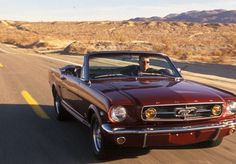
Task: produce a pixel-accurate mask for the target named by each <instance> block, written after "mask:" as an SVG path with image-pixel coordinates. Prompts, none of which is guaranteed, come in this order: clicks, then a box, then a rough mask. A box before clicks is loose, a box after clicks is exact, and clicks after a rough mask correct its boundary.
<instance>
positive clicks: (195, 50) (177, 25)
mask: <svg viewBox="0 0 236 164" xmlns="http://www.w3.org/2000/svg"><path fill="white" fill-rule="evenodd" d="M0 42H1V43H6V44H12V45H16V46H18V47H21V48H30V49H33V50H35V51H37V52H43V53H48V52H50V53H54V52H57V53H58V52H59V53H62V54H74V55H80V54H84V53H86V52H88V51H100V50H143V51H159V52H163V53H166V54H168V55H169V56H171V57H172V58H175V59H180V60H186V61H197V62H209V63H227V64H235V63H236V62H235V60H236V24H221V23H218V24H208V23H187V22H186V23H184V22H156V21H151V22H133V21H122V22H110V21H107V22H18V21H0Z"/></svg>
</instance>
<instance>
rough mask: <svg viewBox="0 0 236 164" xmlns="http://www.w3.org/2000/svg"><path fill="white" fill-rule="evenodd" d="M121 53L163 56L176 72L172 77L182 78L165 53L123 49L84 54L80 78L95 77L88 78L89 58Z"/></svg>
mask: <svg viewBox="0 0 236 164" xmlns="http://www.w3.org/2000/svg"><path fill="white" fill-rule="evenodd" d="M123 55H136V56H139V55H142V56H148V57H160V58H163V59H165V60H166V61H167V62H168V63H169V65H170V67H171V69H173V70H174V71H175V73H176V76H173V77H172V78H182V76H181V74H180V72H179V71H178V70H177V68H176V67H175V65H174V63H173V62H172V61H171V60H170V58H169V57H168V56H167V55H165V54H162V53H153V52H123V51H121V52H119V51H115V52H109V51H108V52H94V53H90V54H86V55H85V56H84V64H83V69H82V76H81V78H82V80H83V81H90V80H96V79H90V77H89V63H90V60H91V59H93V58H99V57H103V58H106V56H107V57H112V56H123ZM130 77H131V76H130ZM136 77H145V78H147V77H148V76H136ZM152 77H153V76H152ZM157 77H160V76H157ZM169 77H171V76H169ZM108 78H109V77H108ZM126 78H127V77H126Z"/></svg>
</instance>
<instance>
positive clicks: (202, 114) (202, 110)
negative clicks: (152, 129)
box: [142, 103, 223, 121]
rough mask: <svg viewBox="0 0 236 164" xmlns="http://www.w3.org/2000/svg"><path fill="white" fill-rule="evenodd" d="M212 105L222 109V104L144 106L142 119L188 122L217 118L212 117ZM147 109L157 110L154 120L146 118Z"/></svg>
mask: <svg viewBox="0 0 236 164" xmlns="http://www.w3.org/2000/svg"><path fill="white" fill-rule="evenodd" d="M214 105H220V106H221V108H223V103H214V104H187V105H186V104H181V105H158V106H145V107H143V109H142V119H143V120H144V121H188V120H199V119H210V118H215V117H219V116H214V115H212V111H211V109H212V107H213V106H214ZM148 108H155V109H156V110H157V114H156V117H155V118H153V119H147V118H146V116H145V111H146V110H147V109H148Z"/></svg>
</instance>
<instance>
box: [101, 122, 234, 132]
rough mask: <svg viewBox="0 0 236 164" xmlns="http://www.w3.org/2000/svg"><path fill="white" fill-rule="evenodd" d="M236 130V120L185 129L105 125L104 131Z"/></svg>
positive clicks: (186, 127)
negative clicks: (113, 126) (133, 127)
mask: <svg viewBox="0 0 236 164" xmlns="http://www.w3.org/2000/svg"><path fill="white" fill-rule="evenodd" d="M222 128H232V129H235V128H236V120H233V121H225V122H221V123H217V124H204V125H194V126H183V127H168V128H143V129H128V128H112V127H111V126H110V124H103V125H102V129H103V130H104V131H105V132H107V133H109V134H160V133H180V132H192V131H199V130H207V129H222Z"/></svg>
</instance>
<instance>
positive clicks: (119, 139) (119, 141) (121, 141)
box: [116, 137, 126, 145]
mask: <svg viewBox="0 0 236 164" xmlns="http://www.w3.org/2000/svg"><path fill="white" fill-rule="evenodd" d="M125 141H126V139H125V137H118V138H117V139H116V142H117V143H118V144H119V145H122V144H124V143H125Z"/></svg>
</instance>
